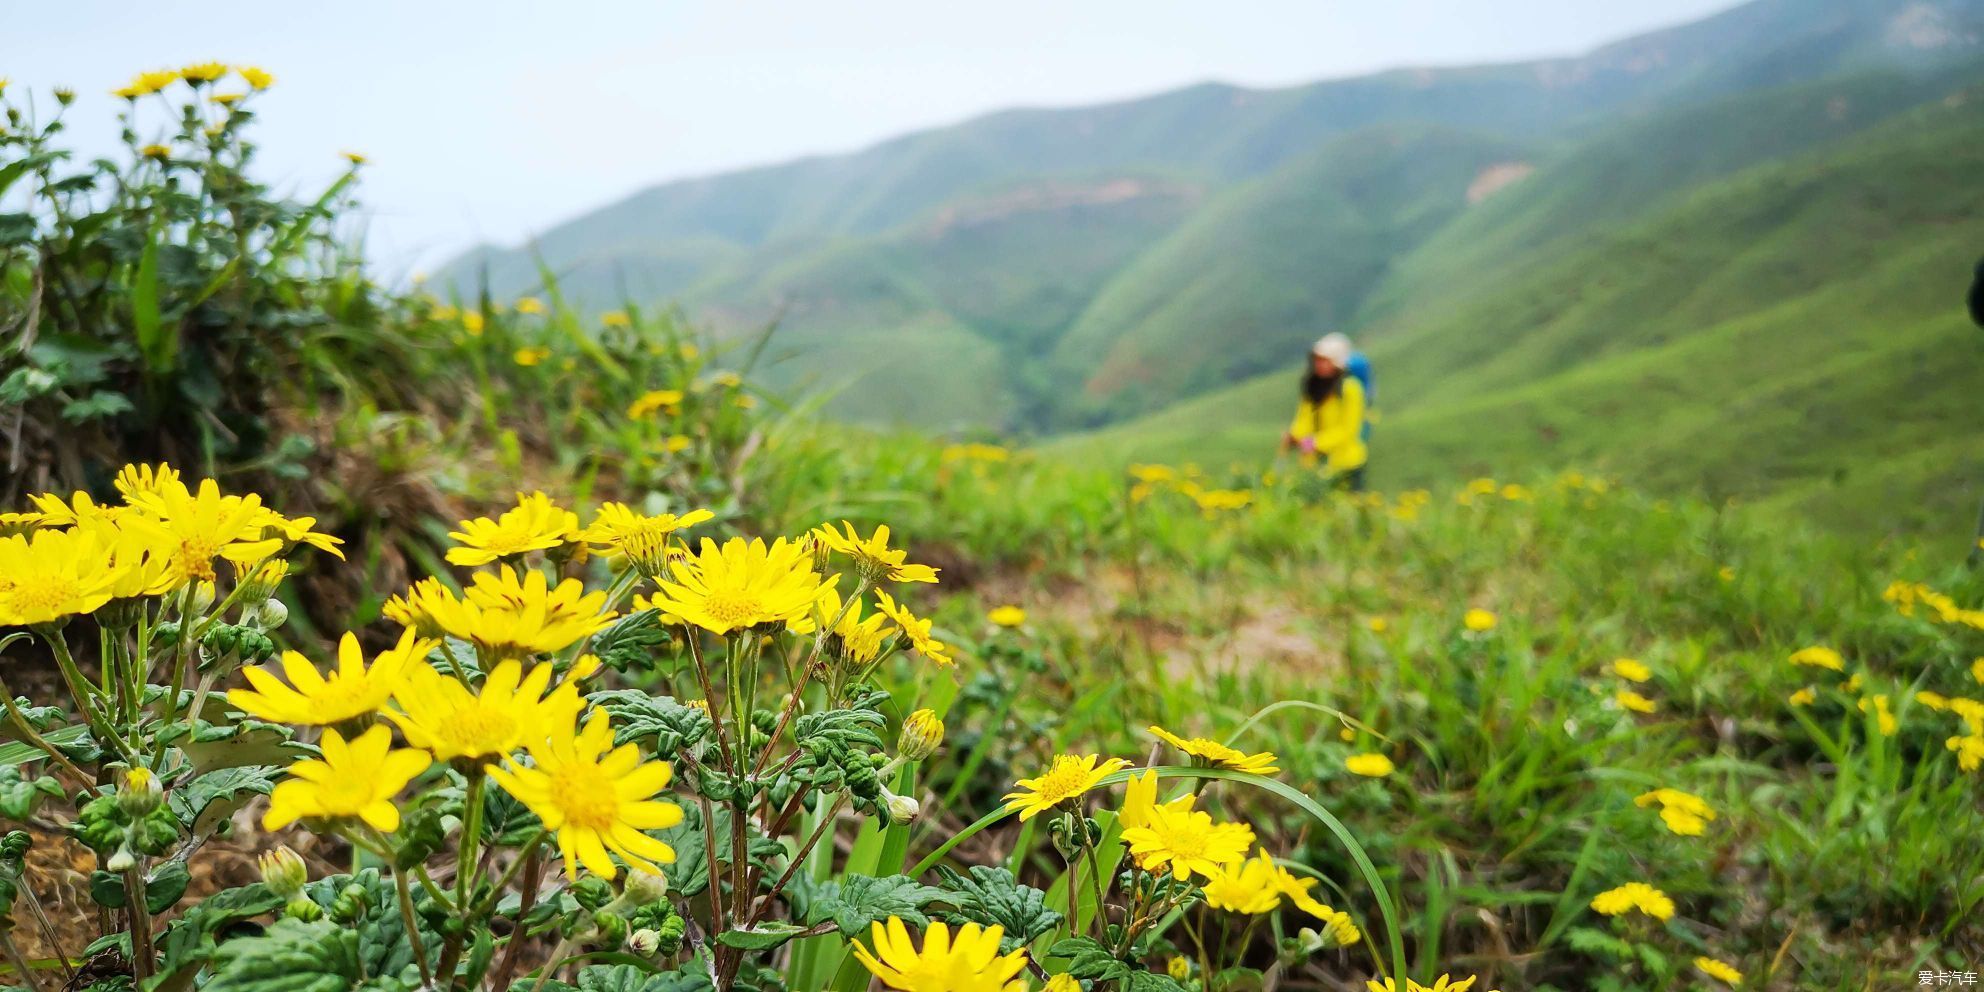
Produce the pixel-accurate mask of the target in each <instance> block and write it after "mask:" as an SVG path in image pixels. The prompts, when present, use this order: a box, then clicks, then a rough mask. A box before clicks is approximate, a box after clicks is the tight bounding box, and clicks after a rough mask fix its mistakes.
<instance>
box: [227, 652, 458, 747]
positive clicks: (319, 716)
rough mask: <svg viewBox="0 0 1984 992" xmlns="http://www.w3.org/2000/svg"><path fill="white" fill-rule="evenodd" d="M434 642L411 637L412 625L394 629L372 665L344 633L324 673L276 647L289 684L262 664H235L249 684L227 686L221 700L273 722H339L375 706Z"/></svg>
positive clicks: (323, 723)
mask: <svg viewBox="0 0 1984 992" xmlns="http://www.w3.org/2000/svg"><path fill="white" fill-rule="evenodd" d="M434 646H435V645H434V642H433V641H429V640H422V639H420V638H419V637H416V636H415V635H414V633H413V631H410V630H409V631H407V632H406V633H404V634H401V635H400V639H399V643H398V644H395V645H394V646H393V647H390V648H387V649H386V650H384V651H381V652H379V656H378V657H377V658H374V659H373V660H372V665H371V667H370V668H367V667H366V665H365V651H364V649H363V648H361V647H359V644H358V636H357V635H356V634H351V633H347V634H345V635H344V637H343V638H341V639H340V640H339V641H338V667H337V670H336V671H334V672H332V673H331V674H330V677H328V678H326V677H325V676H324V675H323V674H321V673H320V672H318V670H317V666H315V665H312V664H311V663H310V659H308V658H305V657H304V656H302V655H301V654H298V653H297V652H295V651H284V652H283V653H282V672H283V674H284V675H286V676H288V677H289V684H288V685H284V684H283V683H282V680H280V679H278V678H276V677H275V674H274V673H272V672H270V671H269V670H268V669H267V668H262V667H249V668H244V669H242V670H241V674H242V676H243V677H245V678H247V680H248V684H249V685H250V686H253V688H252V689H231V690H229V691H228V693H227V701H228V702H229V703H232V704H233V705H234V706H235V708H237V709H239V710H241V711H242V712H244V713H247V714H249V715H250V716H256V717H260V718H262V719H264V720H269V721H272V722H275V723H294V724H299V725H303V726H321V725H326V724H334V723H343V722H344V721H346V720H351V719H355V718H357V717H361V716H365V715H366V714H369V713H372V712H374V711H376V710H378V709H379V708H380V707H381V706H384V705H385V704H386V700H387V699H389V698H391V697H392V694H393V692H394V691H395V690H397V689H398V688H399V687H400V680H401V679H403V678H405V676H406V672H407V670H408V669H409V668H411V667H412V666H415V665H424V664H425V661H424V659H425V658H426V657H427V654H428V652H430V651H432V650H434Z"/></svg>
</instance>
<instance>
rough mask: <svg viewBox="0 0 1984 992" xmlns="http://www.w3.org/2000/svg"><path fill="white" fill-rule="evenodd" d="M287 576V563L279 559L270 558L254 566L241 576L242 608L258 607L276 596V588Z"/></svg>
mask: <svg viewBox="0 0 1984 992" xmlns="http://www.w3.org/2000/svg"><path fill="white" fill-rule="evenodd" d="M288 576H289V562H286V561H284V560H282V559H281V558H271V559H269V560H268V561H265V562H263V563H261V564H260V565H256V566H255V567H254V568H252V569H249V570H248V572H247V573H246V574H244V575H242V576H241V579H240V582H241V592H240V602H241V603H242V605H244V606H260V605H262V604H263V603H266V602H268V601H269V597H270V596H273V595H275V594H276V587H278V586H280V585H282V580H283V579H284V578H287V577H288Z"/></svg>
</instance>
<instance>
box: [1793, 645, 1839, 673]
mask: <svg viewBox="0 0 1984 992" xmlns="http://www.w3.org/2000/svg"><path fill="white" fill-rule="evenodd" d="M1791 663H1792V664H1794V665H1809V666H1811V667H1813V668H1829V669H1832V670H1833V671H1835V672H1838V671H1844V670H1845V669H1846V663H1845V662H1844V661H1842V660H1841V659H1840V657H1839V652H1837V651H1834V650H1833V649H1831V648H1828V647H1820V646H1817V645H1814V646H1812V647H1808V648H1800V649H1798V650H1797V651H1794V652H1792V653H1791Z"/></svg>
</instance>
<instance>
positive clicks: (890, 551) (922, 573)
mask: <svg viewBox="0 0 1984 992" xmlns="http://www.w3.org/2000/svg"><path fill="white" fill-rule="evenodd" d="M841 526H842V527H845V528H847V533H845V534H843V533H841V532H839V531H836V530H834V525H832V524H827V525H825V526H823V527H816V528H814V529H813V534H814V536H816V537H818V538H819V539H820V541H821V543H823V544H825V545H826V546H827V547H828V548H830V549H832V550H834V551H837V552H839V553H841V554H844V555H846V556H848V557H849V558H852V559H854V564H855V567H856V568H857V569H858V570H859V571H860V572H861V574H863V575H865V576H867V577H868V578H869V580H870V581H875V582H879V581H881V580H882V579H884V578H886V579H888V580H889V581H891V582H935V581H937V570H936V569H934V568H931V567H930V566H928V565H917V564H912V563H910V562H908V561H907V560H906V559H907V558H908V557H909V552H907V551H904V550H902V549H900V548H891V547H889V528H888V525H887V524H882V525H880V526H877V527H876V528H875V533H874V536H872V537H868V538H865V539H864V538H863V537H861V535H860V534H858V533H856V531H855V529H854V525H853V524H850V523H848V522H846V521H842V522H841Z"/></svg>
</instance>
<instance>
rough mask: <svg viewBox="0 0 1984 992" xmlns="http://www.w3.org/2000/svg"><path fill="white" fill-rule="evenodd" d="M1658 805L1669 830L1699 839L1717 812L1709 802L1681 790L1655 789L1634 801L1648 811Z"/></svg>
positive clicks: (1634, 803) (1662, 819) (1642, 794)
mask: <svg viewBox="0 0 1984 992" xmlns="http://www.w3.org/2000/svg"><path fill="white" fill-rule="evenodd" d="M1656 803H1658V804H1659V805H1660V820H1661V822H1662V823H1665V824H1667V829H1668V830H1670V831H1672V832H1674V833H1677V834H1680V835H1681V836H1683V837H1699V836H1701V835H1702V832H1703V831H1704V830H1706V829H1707V826H1708V821H1710V820H1713V819H1715V810H1714V809H1713V808H1712V807H1710V806H1709V804H1708V801H1707V800H1705V799H1703V798H1702V797H1700V796H1697V795H1695V794H1694V793H1691V792H1682V791H1681V790H1679V789H1665V788H1662V789H1655V790H1653V791H1652V792H1646V793H1641V794H1640V795H1639V796H1637V797H1635V798H1634V799H1633V805H1635V806H1638V807H1640V808H1641V809H1646V808H1648V807H1651V806H1653V805H1654V804H1656Z"/></svg>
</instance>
